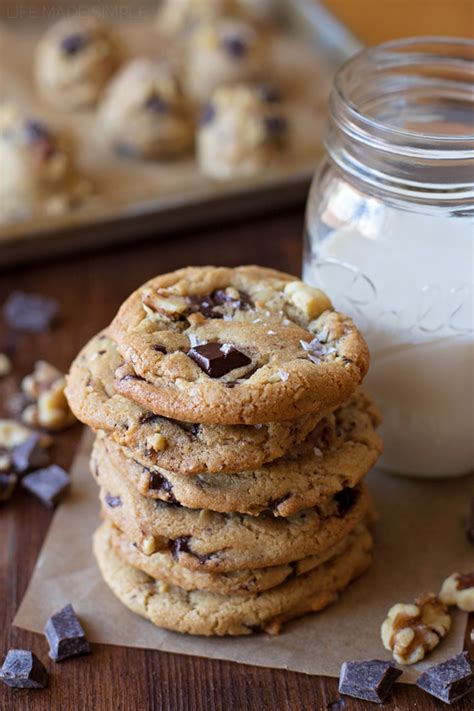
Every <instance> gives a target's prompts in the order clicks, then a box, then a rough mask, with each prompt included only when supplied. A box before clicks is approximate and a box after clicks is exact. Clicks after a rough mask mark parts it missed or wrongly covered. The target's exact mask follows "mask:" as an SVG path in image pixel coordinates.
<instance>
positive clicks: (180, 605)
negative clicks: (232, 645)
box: [94, 527, 371, 635]
mask: <svg viewBox="0 0 474 711" xmlns="http://www.w3.org/2000/svg"><path fill="white" fill-rule="evenodd" d="M109 531H110V529H109V528H107V527H101V528H99V529H98V531H96V533H95V536H94V553H95V556H96V558H97V561H98V564H99V567H100V570H101V573H102V576H103V577H104V580H105V582H106V583H107V585H108V586H109V587H110V588H111V590H112V592H113V593H114V594H115V595H116V596H117V597H118V598H119V599H120V600H121V601H122V602H123V604H124V605H126V606H127V607H128V608H129V609H130V610H132V611H133V612H135V613H137V614H139V615H142V616H143V617H146V618H148V619H149V620H151V621H152V622H153V624H155V625H157V626H159V627H165V628H166V629H171V630H176V631H178V632H187V633H189V634H201V635H247V634H251V633H252V632H256V631H260V630H265V631H267V632H271V633H277V632H278V631H279V630H280V627H281V625H282V624H283V623H284V622H286V621H288V620H291V619H294V618H296V617H301V616H302V615H304V614H306V613H308V612H316V611H318V610H321V609H323V608H324V607H326V606H327V605H329V604H330V603H331V602H333V601H334V600H335V599H336V598H337V594H338V593H339V592H340V591H341V590H343V589H344V588H345V587H346V586H347V585H348V584H349V583H350V582H351V581H352V580H354V579H355V578H357V577H358V576H359V575H361V574H362V573H363V572H364V571H365V570H366V569H367V568H368V567H369V565H370V562H371V555H370V548H371V541H370V540H368V539H367V535H366V533H365V531H362V532H361V533H360V535H359V536H356V537H355V538H354V540H353V542H352V543H351V544H350V545H349V546H348V548H347V549H346V550H345V551H343V552H342V553H341V554H340V555H336V556H335V557H334V558H332V559H331V560H328V561H327V562H325V563H323V564H322V565H320V566H318V567H317V568H315V569H314V570H312V571H310V572H308V573H306V574H304V575H300V576H297V577H296V578H293V579H291V580H288V581H286V582H283V583H282V584H281V585H278V586H277V587H275V588H271V589H270V590H267V591H265V592H262V593H256V594H253V595H250V596H249V597H241V596H238V595H231V596H225V595H220V594H216V593H211V592H205V591H197V590H196V591H191V592H189V591H186V590H183V588H180V587H176V586H171V587H170V586H168V585H167V584H163V583H161V582H158V581H156V580H155V579H153V578H152V577H150V576H149V575H147V574H146V573H144V572H142V571H141V570H137V569H136V568H133V567H132V566H131V565H129V564H128V563H126V562H124V560H123V559H122V558H121V557H120V556H119V555H118V554H117V553H116V552H115V550H114V548H113V545H112V542H111V539H110V535H109Z"/></svg>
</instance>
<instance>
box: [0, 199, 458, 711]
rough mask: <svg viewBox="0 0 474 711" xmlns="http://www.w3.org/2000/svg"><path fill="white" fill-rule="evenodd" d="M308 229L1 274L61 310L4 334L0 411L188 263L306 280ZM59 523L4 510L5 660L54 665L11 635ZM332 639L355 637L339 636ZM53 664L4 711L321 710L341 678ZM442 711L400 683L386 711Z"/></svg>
mask: <svg viewBox="0 0 474 711" xmlns="http://www.w3.org/2000/svg"><path fill="white" fill-rule="evenodd" d="M302 227H303V225H302V209H300V210H296V211H291V212H285V213H283V214H276V215H273V216H271V217H267V218H260V219H254V220H253V221H247V222H245V223H237V224H235V223H234V224H233V225H231V226H229V225H223V226H222V227H220V228H219V229H212V230H207V231H200V232H188V233H186V234H180V235H176V236H173V237H170V238H169V239H168V240H167V241H161V242H156V243H153V241H148V242H142V243H137V244H135V245H132V246H129V247H127V248H120V249H118V248H112V249H109V250H108V251H107V252H101V253H95V254H91V255H87V256H80V257H72V258H69V259H62V260H58V261H54V262H50V263H48V264H38V265H31V266H25V267H19V268H16V269H14V270H12V271H9V272H7V273H3V274H0V304H1V303H3V301H4V300H5V298H6V296H7V295H8V294H9V292H10V291H11V290H12V289H24V290H26V291H31V292H38V293H41V294H45V295H49V296H52V297H54V298H56V299H58V301H59V302H60V303H61V322H60V324H59V325H58V326H57V327H56V328H55V329H54V331H53V332H51V333H49V334H41V335H24V334H19V333H16V334H14V333H13V332H9V331H7V329H6V328H5V326H4V325H3V324H1V325H0V328H1V330H0V351H2V350H4V349H5V348H7V347H8V348H9V349H11V350H12V352H13V359H14V363H15V372H14V376H15V378H14V380H15V382H12V380H11V379H8V380H7V381H3V384H1V385H0V407H1V406H2V404H4V401H5V398H6V396H7V394H8V393H11V392H12V391H13V390H14V389H15V387H16V385H17V384H18V383H19V380H20V378H21V377H22V376H23V375H25V374H26V373H29V372H30V371H31V369H32V366H33V363H34V361H35V360H37V359H38V358H44V359H46V360H48V361H50V362H52V363H53V364H54V365H56V366H58V367H60V368H63V369H67V367H68V364H69V363H70V361H71V359H72V358H73V356H74V354H75V353H76V352H77V351H78V349H79V348H80V346H81V345H82V344H83V343H84V342H85V341H86V340H87V339H88V338H89V337H90V336H92V334H94V333H96V332H97V331H98V330H99V329H100V328H102V327H103V326H105V325H106V324H107V323H108V322H109V321H110V319H111V318H112V316H113V315H114V313H115V311H116V310H117V307H118V306H119V304H120V303H121V302H122V301H123V299H124V298H125V297H126V296H127V295H128V294H129V292H130V291H132V289H134V288H135V287H136V286H138V285H139V284H140V283H141V282H143V281H145V280H146V279H148V278H149V277H151V276H152V275H154V274H157V273H159V272H165V271H169V270H172V269H175V268H177V267H180V266H183V265H185V264H208V263H215V264H222V265H236V264H239V263H245V262H247V263H248V262H255V263H259V264H263V265H267V266H271V267H275V268H278V269H284V270H288V271H290V272H293V273H295V274H298V273H299V270H300V261H301V233H302ZM80 432H81V429H80V427H79V426H77V427H75V428H73V429H72V430H70V431H69V432H67V433H65V434H63V435H60V436H58V437H57V444H56V452H55V460H56V461H57V462H58V463H59V464H61V465H63V466H66V467H67V466H68V465H69V463H70V462H71V460H72V457H73V455H74V448H75V446H76V444H77V441H78V437H79V434H80ZM51 516H52V514H51V513H50V512H49V511H48V510H47V509H45V508H44V507H43V506H42V505H41V504H40V503H38V502H37V501H36V500H34V499H33V498H32V497H30V496H29V495H27V494H23V493H22V492H21V491H19V492H17V494H16V495H15V496H14V498H13V499H12V500H11V501H10V502H8V503H6V504H3V505H0V539H1V547H0V657H3V655H4V653H5V652H6V651H7V649H8V648H10V647H18V648H26V649H32V650H33V651H34V652H35V653H37V654H38V656H39V657H40V658H41V659H42V660H43V661H45V662H46V660H47V643H46V640H45V639H44V638H43V637H42V636H39V635H34V634H32V633H28V632H25V631H23V630H19V629H15V628H13V627H12V626H11V622H12V620H13V617H14V614H15V611H16V609H17V607H18V605H19V603H20V601H21V599H22V596H23V594H24V592H25V590H26V586H27V584H28V580H29V578H30V575H31V573H32V570H33V567H34V564H35V560H36V558H37V555H38V553H39V550H40V548H41V544H42V541H43V539H44V536H45V533H46V530H47V528H48V525H49V522H50V521H51ZM64 555H67V551H64ZM104 614H106V611H104ZM334 634H335V635H340V634H350V631H349V630H338V629H335V630H334ZM316 643H317V641H315V644H316ZM308 654H311V650H310V649H308ZM47 665H48V668H49V670H50V672H51V680H50V686H49V688H48V689H47V690H44V691H38V692H29V691H16V692H15V691H13V690H10V689H7V688H6V687H5V686H3V685H1V684H0V709H2V711H13V710H15V711H40V710H41V711H42V710H43V709H44V711H152V710H156V711H158V710H160V711H164V710H166V711H175V710H180V711H201V710H202V711H211V710H212V711H213V710H214V709H215V710H216V711H217V710H220V709H222V710H224V709H225V710H226V711H227V710H228V709H232V711H238V710H240V709H245V710H248V711H252V710H253V709H257V708H258V709H261V710H262V711H264V710H265V711H266V709H278V711H284V710H285V709H291V710H292V711H293V710H295V711H300V710H306V709H307V710H308V711H309V710H310V709H311V711H323V710H325V709H327V708H328V704H330V702H333V701H334V700H336V699H337V698H338V692H337V680H335V679H328V678H318V677H314V676H307V675H304V674H296V673H290V672H285V671H277V670H271V669H261V668H255V667H248V666H243V665H238V664H233V663H230V662H220V661H211V660H206V659H198V658H195V657H186V656H180V655H179V656H178V655H173V654H165V653H160V652H155V651H144V650H138V649H125V648H119V647H112V646H102V645H94V651H93V654H92V655H91V656H90V657H83V658H80V659H79V658H78V659H72V660H69V661H66V662H63V663H61V664H60V665H54V663H53V662H50V661H49V660H48V661H47ZM336 708H337V707H336ZM340 708H342V707H340ZM343 708H344V711H353V710H354V711H355V710H356V709H357V710H359V709H368V708H374V707H373V706H372V705H370V704H366V703H364V702H357V701H355V700H352V699H348V700H347V701H346V704H345V705H344V707H343ZM439 708H440V704H439V703H437V702H436V701H435V700H431V699H430V697H428V696H427V695H425V694H423V693H422V692H420V691H418V690H417V689H416V688H414V687H407V686H405V685H403V686H398V687H397V690H396V693H395V695H394V699H393V701H392V702H391V703H387V704H385V706H384V709H398V710H404V711H405V710H406V711H408V710H412V709H413V710H415V709H416V710H419V711H428V710H430V711H431V710H432V711H435V710H436V709H439ZM454 708H456V709H457V711H469V708H470V704H469V702H467V701H465V702H464V703H460V704H458V705H457V706H456V707H454Z"/></svg>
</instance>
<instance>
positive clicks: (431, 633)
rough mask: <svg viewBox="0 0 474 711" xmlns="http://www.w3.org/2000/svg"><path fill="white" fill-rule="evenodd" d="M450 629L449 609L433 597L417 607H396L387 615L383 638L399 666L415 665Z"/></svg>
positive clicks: (423, 598)
mask: <svg viewBox="0 0 474 711" xmlns="http://www.w3.org/2000/svg"><path fill="white" fill-rule="evenodd" d="M450 627H451V618H450V616H449V614H448V611H447V608H446V606H445V605H444V604H443V603H442V602H441V601H440V600H439V599H438V598H437V597H436V595H433V594H432V593H428V594H426V595H420V597H418V598H416V600H415V603H414V604H404V603H397V604H396V605H394V606H393V607H392V608H390V610H389V611H388V616H387V619H386V620H385V621H384V622H383V624H382V629H381V634H382V641H383V644H384V647H385V649H388V650H390V651H391V652H392V654H393V657H394V659H395V660H396V661H397V662H398V663H399V664H416V663H417V662H419V661H421V660H422V659H423V658H424V656H425V655H426V654H427V653H428V652H430V651H431V650H432V649H434V648H435V647H436V646H437V645H438V644H439V642H440V641H441V639H442V638H443V637H445V636H446V634H447V632H448V631H449V628H450Z"/></svg>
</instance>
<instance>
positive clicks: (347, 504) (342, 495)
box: [334, 486, 357, 517]
mask: <svg viewBox="0 0 474 711" xmlns="http://www.w3.org/2000/svg"><path fill="white" fill-rule="evenodd" d="M356 498H357V493H356V491H355V489H352V488H351V487H350V486H346V487H344V489H341V491H338V492H337V494H334V500H335V501H336V502H337V505H338V508H337V515H338V516H340V517H342V516H345V515H346V513H347V512H348V511H349V509H350V508H351V506H353V505H354V502H355V500H356Z"/></svg>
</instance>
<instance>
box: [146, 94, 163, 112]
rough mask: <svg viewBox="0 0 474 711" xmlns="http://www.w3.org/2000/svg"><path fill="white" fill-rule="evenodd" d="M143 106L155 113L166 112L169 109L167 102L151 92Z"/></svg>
mask: <svg viewBox="0 0 474 711" xmlns="http://www.w3.org/2000/svg"><path fill="white" fill-rule="evenodd" d="M145 108H146V109H148V110H149V111H153V112H154V113H156V114H166V113H168V111H169V104H168V103H167V102H166V101H164V99H162V98H161V96H158V94H151V96H149V97H148V99H147V100H146V102H145Z"/></svg>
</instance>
